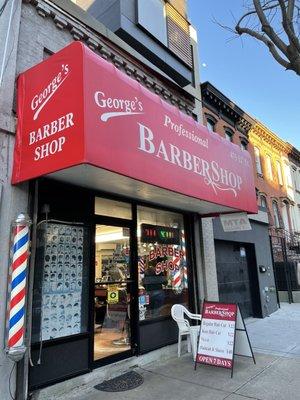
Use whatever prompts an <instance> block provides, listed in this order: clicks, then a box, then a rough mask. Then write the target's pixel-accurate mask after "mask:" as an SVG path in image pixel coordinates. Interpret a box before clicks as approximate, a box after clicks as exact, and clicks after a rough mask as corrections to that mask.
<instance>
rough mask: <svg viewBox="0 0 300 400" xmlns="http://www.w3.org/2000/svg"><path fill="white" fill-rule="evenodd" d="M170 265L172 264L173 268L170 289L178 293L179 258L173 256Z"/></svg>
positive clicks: (179, 285)
mask: <svg viewBox="0 0 300 400" xmlns="http://www.w3.org/2000/svg"><path fill="white" fill-rule="evenodd" d="M176 247H178V246H176ZM172 263H173V268H174V270H173V276H172V288H173V290H174V291H175V292H180V291H181V290H182V287H181V283H182V279H181V268H180V266H179V263H180V256H178V257H175V256H174V257H173V260H172Z"/></svg>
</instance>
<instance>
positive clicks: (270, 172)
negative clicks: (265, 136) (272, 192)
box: [265, 154, 274, 181]
mask: <svg viewBox="0 0 300 400" xmlns="http://www.w3.org/2000/svg"><path fill="white" fill-rule="evenodd" d="M265 165H266V172H267V174H266V175H267V177H268V178H269V179H270V180H271V181H274V174H273V168H272V157H271V156H270V154H266V155H265Z"/></svg>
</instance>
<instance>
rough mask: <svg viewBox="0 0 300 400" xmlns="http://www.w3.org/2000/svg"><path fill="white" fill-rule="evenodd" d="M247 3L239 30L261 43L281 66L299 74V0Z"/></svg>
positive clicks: (263, 0)
mask: <svg viewBox="0 0 300 400" xmlns="http://www.w3.org/2000/svg"><path fill="white" fill-rule="evenodd" d="M250 3H251V4H252V5H250ZM244 5H245V6H244V7H245V13H244V15H242V16H241V17H240V19H239V20H238V22H237V24H236V26H235V31H236V33H237V34H238V35H240V36H241V35H244V34H245V35H249V36H251V37H253V38H255V39H256V40H258V41H260V42H262V43H263V44H264V45H266V46H267V47H268V49H269V51H270V53H271V54H272V56H273V58H274V59H275V60H276V61H277V62H278V63H279V64H280V65H282V66H283V67H284V68H285V69H288V70H292V71H294V72H295V73H296V74H297V75H300V41H299V38H298V36H299V34H300V0H251V1H250V0H249V2H247V3H246V2H245V3H244ZM296 32H297V34H298V36H297V34H296Z"/></svg>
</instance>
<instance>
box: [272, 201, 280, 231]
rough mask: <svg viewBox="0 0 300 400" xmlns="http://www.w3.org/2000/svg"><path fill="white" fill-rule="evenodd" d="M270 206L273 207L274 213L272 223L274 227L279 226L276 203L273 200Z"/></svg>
mask: <svg viewBox="0 0 300 400" xmlns="http://www.w3.org/2000/svg"><path fill="white" fill-rule="evenodd" d="M272 208H273V215H274V225H275V227H276V228H280V219H279V210H278V204H277V202H276V201H275V200H274V201H273V202H272Z"/></svg>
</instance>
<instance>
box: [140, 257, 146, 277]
mask: <svg viewBox="0 0 300 400" xmlns="http://www.w3.org/2000/svg"><path fill="white" fill-rule="evenodd" d="M138 267H139V275H140V279H143V278H144V276H145V259H144V257H143V256H141V257H139V261H138Z"/></svg>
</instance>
